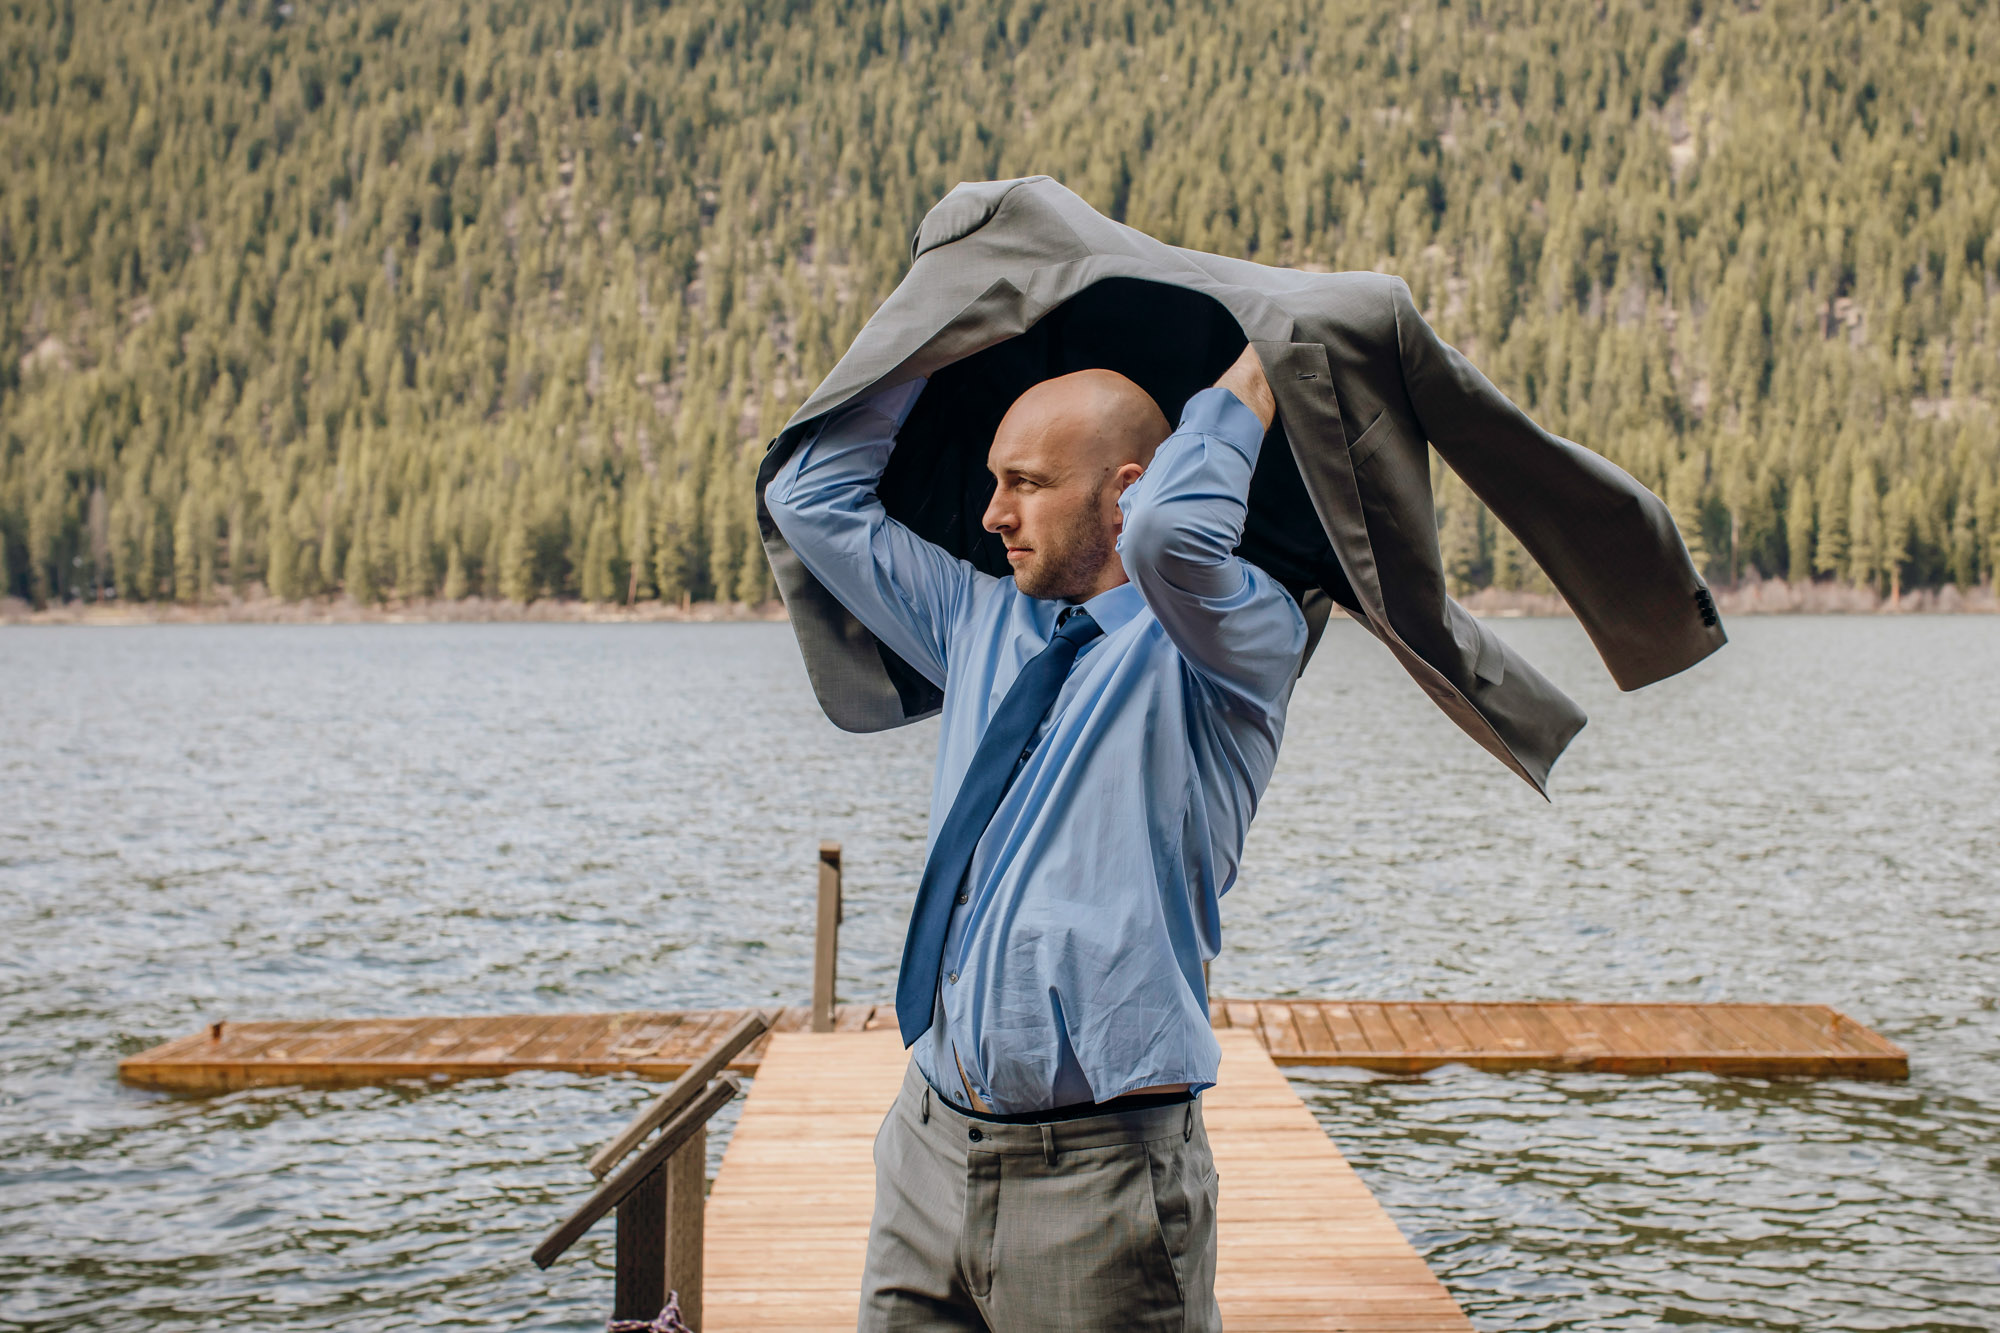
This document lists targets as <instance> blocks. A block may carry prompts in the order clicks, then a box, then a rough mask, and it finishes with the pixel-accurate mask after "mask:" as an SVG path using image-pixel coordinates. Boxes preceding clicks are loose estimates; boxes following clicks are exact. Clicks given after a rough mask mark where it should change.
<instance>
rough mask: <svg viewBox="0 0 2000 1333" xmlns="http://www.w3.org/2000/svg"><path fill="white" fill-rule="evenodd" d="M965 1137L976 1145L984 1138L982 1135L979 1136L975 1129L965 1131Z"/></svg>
mask: <svg viewBox="0 0 2000 1333" xmlns="http://www.w3.org/2000/svg"><path fill="white" fill-rule="evenodd" d="M965 1137H967V1138H968V1139H971V1140H972V1141H973V1142H974V1143H977V1142H979V1141H980V1140H981V1139H983V1138H985V1137H986V1136H985V1135H984V1134H981V1133H980V1132H979V1131H978V1130H977V1129H968V1130H966V1131H965Z"/></svg>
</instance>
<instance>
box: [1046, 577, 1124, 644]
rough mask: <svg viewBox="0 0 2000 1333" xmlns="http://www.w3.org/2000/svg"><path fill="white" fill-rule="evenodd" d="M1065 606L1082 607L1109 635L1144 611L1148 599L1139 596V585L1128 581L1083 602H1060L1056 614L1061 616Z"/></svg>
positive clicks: (1057, 604)
mask: <svg viewBox="0 0 2000 1333" xmlns="http://www.w3.org/2000/svg"><path fill="white" fill-rule="evenodd" d="M1065 606H1081V607H1082V608H1083V609H1084V610H1085V611H1088V612H1089V613H1090V618H1091V619H1092V620H1095V621H1096V622H1097V625H1098V628H1099V629H1102V630H1103V631H1104V632H1105V633H1106V634H1109V633H1111V632H1112V631H1113V630H1115V629H1117V628H1118V627H1119V626H1120V625H1123V624H1124V623H1125V622H1126V621H1128V620H1130V619H1132V617H1133V616H1136V615H1138V614H1139V612H1140V611H1142V610H1144V609H1145V606H1146V599H1145V598H1144V597H1142V596H1141V595H1140V594H1139V585H1138V584H1136V583H1132V582H1130V581H1127V582H1125V583H1121V584H1119V585H1118V586H1117V587H1115V588H1106V589H1105V590H1104V591H1103V592H1101V593H1099V594H1097V596H1095V597H1092V598H1089V599H1087V600H1085V601H1082V602H1058V603H1056V611H1055V613H1056V614H1057V615H1061V614H1062V609H1063V608H1064V607H1065Z"/></svg>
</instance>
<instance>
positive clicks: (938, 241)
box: [910, 176, 1052, 260]
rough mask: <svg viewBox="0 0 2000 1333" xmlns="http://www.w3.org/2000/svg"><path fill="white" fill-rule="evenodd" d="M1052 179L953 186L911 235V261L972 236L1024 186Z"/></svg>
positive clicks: (1025, 179)
mask: <svg viewBox="0 0 2000 1333" xmlns="http://www.w3.org/2000/svg"><path fill="white" fill-rule="evenodd" d="M1050 179H1052V178H1051V177H1049V176H1017V177H1014V178H1013V179H1011V180H999V181H960V182H959V183H958V184H956V185H954V186H952V187H951V191H950V193H948V194H946V195H945V197H944V198H942V199H940V200H938V201H937V202H936V203H935V204H932V205H931V209H930V211H929V212H928V213H926V214H924V220H923V221H922V222H919V223H918V224H917V229H916V231H915V232H914V233H913V234H912V235H911V236H910V258H911V259H912V260H915V259H916V258H917V256H918V255H921V254H923V253H924V252H925V251H926V250H935V249H937V248H938V247H939V246H940V245H950V244H951V243H952V242H953V241H956V240H960V239H962V238H964V237H966V236H970V235H971V234H972V233H973V232H975V231H978V230H979V229H980V228H981V227H983V226H985V225H986V224H987V223H988V222H990V221H992V220H993V215H994V214H995V213H997V212H999V211H1000V202H1001V200H1003V199H1005V198H1006V197H1007V195H1008V194H1009V193H1010V192H1012V191H1013V190H1014V189H1016V188H1017V187H1019V186H1022V185H1031V184H1033V183H1034V182H1036V181H1045V180H1050Z"/></svg>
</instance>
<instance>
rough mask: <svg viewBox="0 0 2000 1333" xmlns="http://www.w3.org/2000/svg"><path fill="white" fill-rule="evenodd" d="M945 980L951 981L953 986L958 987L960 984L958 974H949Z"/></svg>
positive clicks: (945, 975) (946, 974) (945, 976)
mask: <svg viewBox="0 0 2000 1333" xmlns="http://www.w3.org/2000/svg"><path fill="white" fill-rule="evenodd" d="M944 979H945V980H946V981H949V982H950V983H951V984H952V985H954V986H956V985H957V984H958V973H956V972H947V973H945V974H944Z"/></svg>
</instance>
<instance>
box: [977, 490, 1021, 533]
mask: <svg viewBox="0 0 2000 1333" xmlns="http://www.w3.org/2000/svg"><path fill="white" fill-rule="evenodd" d="M979 526H980V527H982V528H985V529H986V530H987V531H988V532H998V531H1000V530H1001V529H1002V528H1011V527H1013V526H1014V520H1013V516H1012V515H1010V514H1008V513H1007V512H1006V511H1005V509H1003V508H1002V507H1001V504H1000V493H999V492H998V491H995V492H994V493H993V498H992V499H991V500H988V501H987V502H986V512H985V513H983V514H981V515H980V516H979Z"/></svg>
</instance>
